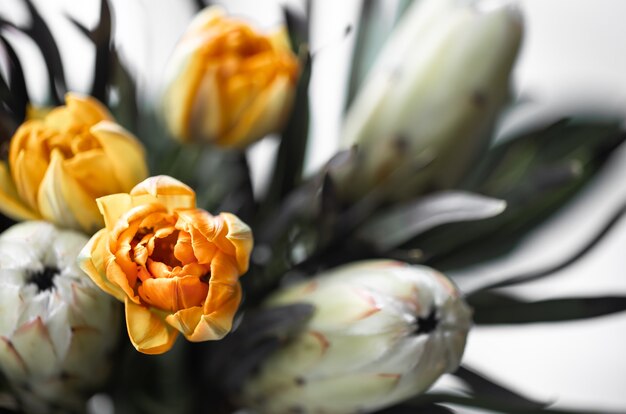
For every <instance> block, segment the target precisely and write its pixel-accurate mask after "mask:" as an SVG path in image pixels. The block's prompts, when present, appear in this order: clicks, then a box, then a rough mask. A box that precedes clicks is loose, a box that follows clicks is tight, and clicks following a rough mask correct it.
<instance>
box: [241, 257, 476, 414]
mask: <svg viewBox="0 0 626 414" xmlns="http://www.w3.org/2000/svg"><path fill="white" fill-rule="evenodd" d="M294 303H308V304H311V305H313V306H314V307H315V311H314V313H313V316H312V317H311V319H310V320H309V321H308V323H306V324H305V326H304V327H303V328H302V330H301V332H300V333H299V334H298V335H297V336H296V337H295V338H294V339H293V340H292V341H289V342H287V343H286V345H285V346H284V347H282V348H280V349H279V350H278V351H276V352H274V353H273V354H271V355H270V356H269V357H268V358H267V359H265V360H264V361H263V362H262V363H261V365H260V370H259V371H258V374H257V375H255V376H253V377H252V378H250V379H249V380H248V381H247V382H246V383H245V384H244V386H243V391H242V401H243V402H244V405H247V406H249V407H252V408H255V409H257V410H258V411H259V412H261V413H272V414H281V413H295V412H297V413H303V414H304V413H321V412H323V413H326V414H344V413H365V412H370V411H373V410H375V409H378V408H381V407H385V406H388V405H391V404H393V403H396V402H398V401H401V400H404V399H406V398H409V397H411V396H414V395H417V394H419V393H421V392H423V391H425V390H426V389H427V388H428V387H430V386H431V385H432V384H433V383H434V382H435V380H437V378H439V377H440V376H441V375H442V374H443V373H445V372H450V371H453V370H455V369H456V368H457V367H458V365H459V362H460V359H461V356H462V354H463V349H464V347H465V339H466V336H467V332H468V330H469V327H470V323H471V321H470V318H471V316H470V314H471V312H470V310H469V308H468V306H467V305H466V304H465V302H464V301H463V300H462V299H461V298H460V296H459V291H458V290H457V289H456V288H455V287H454V285H453V284H452V283H451V282H450V280H448V279H447V278H446V277H445V276H444V275H442V274H441V273H438V272H437V271H435V270H433V269H430V268H428V267H424V266H410V265H407V264H405V263H401V262H395V261H388V260H375V261H365V262H360V263H355V264H350V265H347V266H342V267H339V268H337V269H335V270H332V271H330V272H327V273H325V274H322V275H319V276H317V277H316V278H314V279H312V280H310V281H306V282H302V283H299V284H297V285H295V286H292V287H288V288H286V289H283V290H281V291H279V292H278V293H277V294H275V295H274V296H272V297H271V298H270V299H269V302H268V303H267V306H269V307H278V306H283V305H290V304H294Z"/></svg>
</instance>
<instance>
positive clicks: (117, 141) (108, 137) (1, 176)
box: [0, 93, 148, 233]
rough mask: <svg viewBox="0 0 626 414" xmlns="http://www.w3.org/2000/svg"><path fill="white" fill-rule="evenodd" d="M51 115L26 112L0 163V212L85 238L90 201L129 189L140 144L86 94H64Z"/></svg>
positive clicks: (98, 219) (94, 211) (92, 223)
mask: <svg viewBox="0 0 626 414" xmlns="http://www.w3.org/2000/svg"><path fill="white" fill-rule="evenodd" d="M65 101H66V104H65V105H64V106H59V107H56V108H54V109H52V110H33V109H31V110H29V120H27V121H26V122H24V123H23V124H22V125H21V126H20V127H19V128H18V130H17V131H16V132H15V134H14V135H13V137H12V139H11V143H10V147H9V157H8V158H9V159H8V163H7V162H3V161H0V211H2V213H4V214H6V215H7V216H10V217H12V218H14V219H16V220H32V219H35V220H36V219H45V220H47V221H51V222H53V223H55V224H57V225H59V226H61V227H66V228H71V229H76V230H83V231H84V232H87V233H93V232H95V231H96V230H98V229H99V228H101V227H102V216H101V215H100V213H99V212H98V207H97V205H96V198H98V197H102V196H104V195H107V194H113V193H118V192H122V191H129V190H130V189H131V188H132V187H133V186H134V185H135V184H137V183H138V182H140V181H141V180H143V179H145V178H146V177H147V175H148V169H147V166H146V161H145V157H144V149H143V147H142V145H141V144H140V143H139V141H137V139H136V138H135V137H133V136H132V135H131V134H130V133H129V132H128V131H126V130H124V129H123V128H122V127H121V126H119V125H118V124H116V123H115V122H114V119H113V117H112V116H111V114H110V113H109V112H108V111H107V109H106V108H105V107H104V106H103V105H102V104H101V103H99V102H98V101H97V100H95V99H93V98H91V97H88V96H79V95H76V94H71V93H70V94H67V96H66V97H65Z"/></svg>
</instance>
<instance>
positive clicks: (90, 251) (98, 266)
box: [78, 229, 126, 302]
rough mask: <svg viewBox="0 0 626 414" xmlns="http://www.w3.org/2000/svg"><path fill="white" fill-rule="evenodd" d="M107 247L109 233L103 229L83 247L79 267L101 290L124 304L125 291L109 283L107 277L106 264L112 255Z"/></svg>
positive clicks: (79, 256)
mask: <svg viewBox="0 0 626 414" xmlns="http://www.w3.org/2000/svg"><path fill="white" fill-rule="evenodd" d="M106 245H107V232H106V230H105V229H102V230H100V231H99V232H97V233H96V234H94V235H93V236H92V237H91V239H89V242H87V244H86V245H85V247H83V249H82V250H81V252H80V254H79V255H78V265H79V266H80V268H81V269H82V270H83V272H85V273H87V276H89V277H90V278H91V280H93V282H94V283H95V284H96V285H97V286H98V287H99V288H100V289H102V290H104V291H105V292H106V293H108V294H109V295H111V296H113V297H115V298H116V299H118V300H120V301H122V302H123V301H124V298H125V297H126V294H125V293H124V291H123V290H122V289H120V288H119V286H116V285H114V284H112V283H111V282H109V280H108V279H107V277H106V270H105V263H107V261H108V260H109V258H110V255H111V253H109V252H108V250H107V248H106Z"/></svg>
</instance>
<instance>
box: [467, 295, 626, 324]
mask: <svg viewBox="0 0 626 414" xmlns="http://www.w3.org/2000/svg"><path fill="white" fill-rule="evenodd" d="M467 301H468V303H469V304H470V306H472V307H473V308H474V322H475V323H476V324H477V325H501V324H523V323H537V322H564V321H573V320H578V319H587V318H594V317H598V316H604V315H610V314H612V313H616V312H622V311H625V310H626V297H624V296H606V297H593V298H563V299H549V300H540V301H536V302H525V301H523V300H520V299H516V298H513V297H511V296H507V295H504V294H500V293H495V292H480V293H475V294H473V295H470V296H469V297H468V298H467Z"/></svg>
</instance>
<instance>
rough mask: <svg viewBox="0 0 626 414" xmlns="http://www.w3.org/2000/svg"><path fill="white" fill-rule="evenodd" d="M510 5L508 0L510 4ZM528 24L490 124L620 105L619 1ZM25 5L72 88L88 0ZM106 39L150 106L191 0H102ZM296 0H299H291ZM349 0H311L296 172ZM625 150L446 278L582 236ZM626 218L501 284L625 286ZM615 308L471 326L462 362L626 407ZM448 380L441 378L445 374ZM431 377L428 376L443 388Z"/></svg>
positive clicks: (593, 228)
mask: <svg viewBox="0 0 626 414" xmlns="http://www.w3.org/2000/svg"><path fill="white" fill-rule="evenodd" d="M222 3H223V4H224V5H225V7H226V8H227V9H228V10H229V11H230V12H232V13H235V14H240V15H242V16H244V17H245V18H246V19H249V20H252V21H255V22H257V24H258V25H259V26H262V27H273V26H276V25H278V24H280V22H281V16H282V14H281V9H280V7H281V5H282V4H284V2H271V1H268V0H265V1H263V2H251V1H245V0H237V1H224V2H222ZM384 3H385V7H384V8H383V12H382V13H381V14H380V19H381V23H382V33H384V31H385V27H387V28H388V27H391V25H392V24H393V22H394V20H395V19H396V14H397V10H398V9H399V7H400V2H399V1H396V0H387V1H385V2H384ZM510 3H514V2H512V1H511V2H510ZM515 3H517V4H518V7H519V8H520V10H521V12H522V14H523V15H524V19H525V24H526V34H525V38H524V45H523V49H522V53H521V56H520V58H519V60H518V62H517V66H516V70H515V75H514V85H515V92H516V94H517V95H518V97H519V98H520V99H521V100H522V101H523V104H522V105H520V106H519V107H518V108H516V109H515V110H514V111H512V112H511V113H510V114H509V115H508V116H507V117H506V119H505V120H504V121H503V122H502V125H501V126H500V129H501V131H509V130H512V129H515V128H518V127H519V125H522V124H524V122H525V120H527V119H528V118H530V117H538V116H539V117H546V118H547V117H549V116H550V115H554V114H571V113H576V112H578V111H580V110H582V109H585V110H586V111H587V112H589V110H593V111H599V112H600V111H601V112H603V113H607V112H608V113H612V114H620V115H621V116H622V117H624V116H626V82H625V79H626V53H624V50H625V47H624V46H625V43H626V26H624V24H623V21H624V16H626V2H624V1H620V0H595V1H588V0H519V1H517V2H515ZM35 4H36V5H37V6H38V7H39V9H40V10H41V12H42V14H43V15H44V16H45V18H46V19H47V21H48V23H49V24H50V26H51V28H52V30H53V32H54V35H55V36H56V37H57V39H60V42H59V46H60V49H61V50H60V51H61V55H62V57H63V59H64V61H65V62H66V66H65V69H66V76H67V79H68V83H69V88H70V89H72V90H77V91H85V90H87V89H88V85H90V82H91V75H92V71H91V70H90V68H91V65H93V60H94V52H93V50H92V48H91V47H90V44H89V43H88V42H87V41H86V40H85V39H84V38H83V37H82V36H79V34H78V32H77V31H76V29H75V28H74V26H72V25H71V24H68V21H67V19H66V17H67V16H71V17H73V18H75V19H76V20H78V21H80V22H82V23H83V24H85V25H86V26H87V27H91V26H92V25H93V24H95V22H96V20H97V16H98V9H99V1H98V0H83V1H80V2H79V1H75V0H74V1H72V0H38V1H35ZM112 4H113V6H114V15H115V33H116V43H117V45H118V47H119V50H120V54H121V56H122V58H123V59H124V60H125V61H126V62H127V63H128V64H129V66H130V67H131V68H132V70H133V72H134V74H135V75H136V76H137V77H138V79H139V86H140V88H141V94H142V99H143V100H144V102H145V103H146V104H148V105H149V104H154V103H155V102H156V99H157V98H158V95H159V87H160V84H159V82H160V79H161V77H162V72H163V68H164V66H165V63H166V61H167V59H168V56H169V54H170V53H171V51H172V49H173V47H174V45H175V43H176V41H177V39H178V38H179V36H180V35H181V33H182V32H183V30H184V28H185V26H186V24H187V23H188V22H189V20H190V19H191V17H192V15H193V13H194V12H195V10H197V9H196V7H197V6H196V4H197V2H194V1H191V0H188V1H181V0H134V1H128V0H112ZM289 4H291V5H293V6H294V7H301V4H300V3H299V2H298V1H291V2H289ZM359 7H360V1H356V0H344V1H342V2H337V1H331V0H314V1H313V7H312V22H313V29H312V30H313V33H312V44H311V49H312V51H313V55H314V66H313V75H312V83H311V91H312V92H311V105H312V111H313V113H312V122H311V133H312V137H313V138H312V140H311V148H310V152H309V157H308V159H307V164H306V165H307V171H309V172H314V171H315V170H316V169H317V168H318V167H320V166H321V165H323V164H324V162H325V161H327V159H328V158H329V157H330V156H331V155H332V154H333V153H334V152H335V151H336V149H337V148H338V146H339V142H340V140H339V137H340V131H341V119H342V113H343V110H344V107H345V96H346V84H347V79H348V75H349V62H350V58H351V55H352V47H353V44H354V38H355V31H356V30H355V29H356V27H355V25H356V21H357V19H358V16H359ZM0 10H1V11H2V14H3V15H7V16H11V17H12V19H14V20H15V21H17V22H20V19H26V16H27V14H26V11H25V10H24V9H23V4H22V2H21V1H20V0H0ZM7 37H9V39H11V40H13V41H16V42H20V44H21V46H20V47H19V48H18V53H19V54H20V57H21V58H22V59H27V61H28V62H32V64H31V63H29V64H28V65H26V75H27V82H28V85H29V86H30V90H29V92H30V94H31V97H32V98H33V100H34V101H38V100H39V101H42V100H43V99H44V98H45V88H44V87H43V86H41V87H39V86H38V85H44V84H45V79H46V75H45V72H44V65H43V61H42V58H41V57H40V56H39V55H38V53H37V51H36V47H35V46H34V45H33V44H31V43H30V42H29V41H26V40H25V39H22V38H20V35H19V34H17V33H9V34H8V35H7ZM276 146H277V142H276V140H272V139H266V140H263V141H262V142H260V143H258V144H256V145H255V146H254V147H253V148H252V149H251V151H250V158H251V160H252V168H253V172H254V175H255V179H256V181H255V183H254V184H255V186H256V187H257V188H261V187H262V186H263V182H264V178H265V176H264V174H263V172H269V169H267V168H264V165H267V163H269V162H271V157H272V155H273V151H274V150H275V148H276ZM624 177H626V149H622V150H621V151H618V153H617V154H616V156H615V157H614V159H612V160H611V162H610V163H609V165H608V167H607V168H605V170H604V171H603V172H602V173H601V174H599V175H598V176H597V177H596V178H595V179H594V180H593V182H592V183H591V185H589V186H588V187H587V188H586V189H585V190H584V191H583V192H582V193H581V194H580V195H579V196H578V197H577V199H576V200H575V202H574V203H572V204H571V205H569V206H568V207H566V208H565V209H564V210H563V211H562V212H561V213H560V214H559V215H557V216H556V217H554V218H553V219H551V220H550V222H549V225H548V226H545V227H544V228H542V229H541V230H539V231H535V232H533V233H532V234H531V235H530V236H529V237H527V238H526V239H525V240H524V243H523V244H522V246H520V248H519V249H517V250H516V251H515V252H513V253H512V254H510V255H508V256H506V257H504V258H501V259H499V260H498V261H497V262H493V263H489V264H488V265H485V266H481V267H480V268H473V269H469V270H468V271H467V272H471V273H473V274H479V275H480V277H473V278H471V283H469V282H470V281H469V278H465V277H464V276H465V275H464V274H454V275H451V276H453V277H455V280H456V281H457V283H458V284H459V285H460V287H461V288H462V289H464V290H466V291H471V290H472V289H474V288H476V287H478V286H479V285H481V284H482V283H486V281H492V280H496V279H497V278H501V277H505V276H510V275H512V274H517V273H519V272H521V271H527V270H533V269H538V268H542V267H545V266H548V265H550V264H553V263H558V262H559V261H562V260H564V259H565V258H567V257H569V256H571V255H572V254H573V253H574V252H575V251H576V250H577V249H578V248H580V246H583V245H584V244H585V243H586V242H587V241H588V238H589V237H590V235H592V234H594V233H595V232H597V230H598V228H600V227H601V226H602V224H603V223H604V222H605V221H606V220H607V218H608V217H609V216H611V215H612V214H613V212H614V211H616V210H617V209H618V208H619V207H620V206H621V205H622V204H623V203H624V202H625V200H626V183H625V182H624ZM625 248H626V220H621V221H620V222H618V223H617V224H616V225H615V227H614V228H613V230H612V231H611V232H610V233H609V234H608V235H607V236H606V237H605V238H604V239H603V240H602V241H601V242H600V244H599V245H598V246H596V248H594V249H593V250H592V251H590V252H589V254H588V255H586V256H585V257H583V258H582V259H581V260H579V261H578V262H576V263H575V264H574V265H573V266H571V267H569V268H567V269H565V270H563V271H561V272H559V273H558V274H557V275H555V276H553V277H551V278H548V279H545V280H542V281H540V282H535V283H531V284H526V285H524V286H523V287H517V288H514V289H512V290H510V292H512V293H514V294H516V295H519V296H521V297H524V298H529V299H548V298H552V297H556V296H565V295H567V296H583V295H584V296H596V295H597V296H600V295H619V294H626V254H625V251H626V250H625ZM624 349H626V313H621V314H616V315H613V316H607V317H602V318H596V319H589V320H585V321H582V322H581V321H576V322H570V323H558V324H554V323H553V324H532V325H519V326H515V327H507V328H501V327H489V328H484V327H481V328H476V329H474V330H473V331H472V332H471V334H470V338H469V342H468V346H467V348H466V354H465V359H464V361H465V363H467V364H468V365H469V366H471V367H474V368H476V369H478V370H480V371H482V372H483V373H485V374H488V375H490V376H491V377H492V378H493V379H496V380H499V381H501V382H502V383H504V384H507V385H509V386H511V388H513V389H516V390H518V391H520V392H522V393H525V394H528V395H529V396H532V397H534V398H537V399H544V400H547V401H554V402H555V405H556V407H559V406H561V407H577V406H580V407H593V408H595V409H597V410H598V412H601V411H603V410H612V411H617V412H626V393H625V392H624V388H625V384H626V358H625V357H624V356H623V355H624V354H623V353H624ZM445 382H446V379H445V378H444V379H443V380H442V384H443V383H445ZM442 384H439V386H441V385H442Z"/></svg>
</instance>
